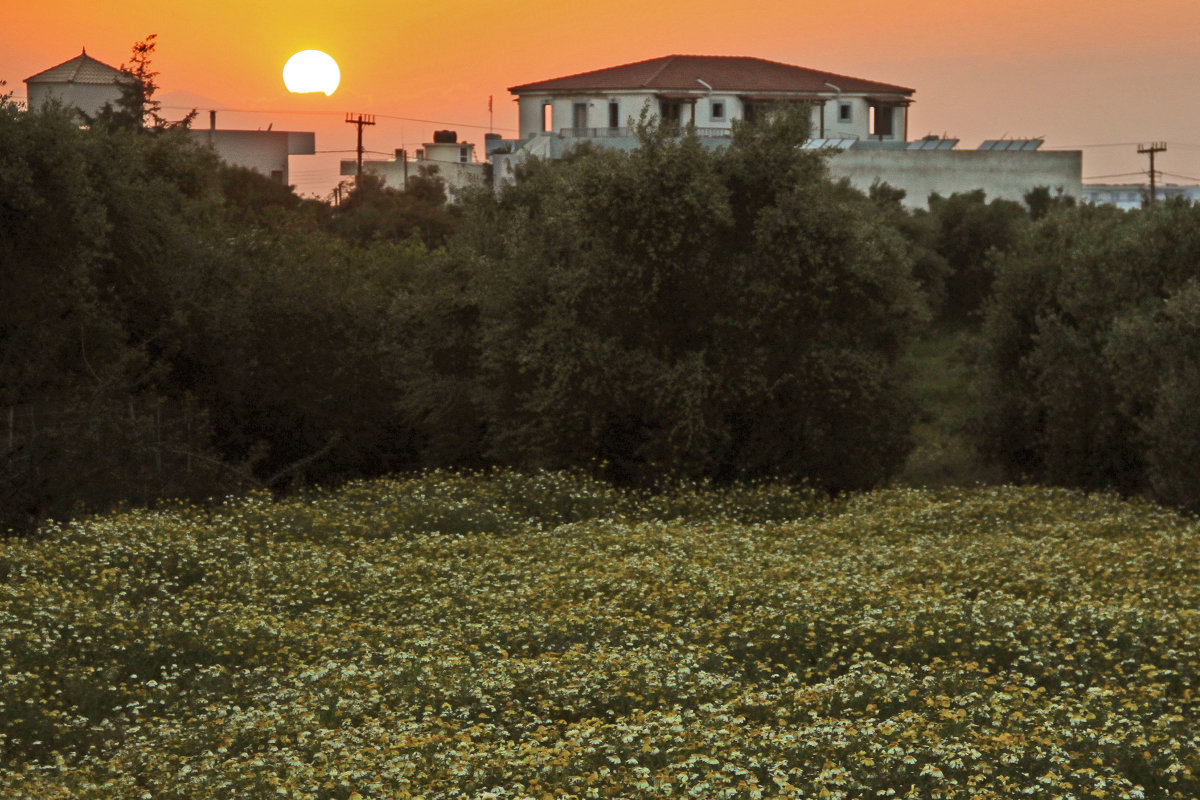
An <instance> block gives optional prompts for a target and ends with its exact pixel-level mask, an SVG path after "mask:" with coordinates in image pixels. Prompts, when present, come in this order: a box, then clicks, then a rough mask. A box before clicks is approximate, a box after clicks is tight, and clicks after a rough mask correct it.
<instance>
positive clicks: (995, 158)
mask: <svg viewBox="0 0 1200 800" xmlns="http://www.w3.org/2000/svg"><path fill="white" fill-rule="evenodd" d="M829 170H830V172H831V173H833V176H834V177H835V178H848V179H849V180H850V183H851V184H853V185H854V186H855V187H856V188H858V189H861V190H862V191H867V190H868V189H870V188H871V184H873V183H875V182H876V181H884V182H886V183H888V184H890V185H892V186H894V187H896V188H898V189H903V190H904V191H905V192H906V193H907V194H906V196H905V198H904V203H905V205H907V206H909V207H911V208H924V207H925V206H926V203H927V201H928V199H929V195H930V194H932V193H934V192H937V193H938V194H940V195H942V196H947V195H950V194H954V193H955V192H967V191H972V190H974V189H983V190H984V191H986V192H987V196H988V198H990V199H994V198H1003V199H1006V200H1017V201H1020V200H1021V199H1022V198H1023V197H1024V195H1025V193H1026V192H1028V191H1029V190H1030V189H1034V188H1036V187H1038V186H1048V187H1049V188H1050V189H1051V190H1052V191H1055V192H1057V191H1058V190H1060V189H1061V190H1062V192H1063V194H1065V195H1069V196H1071V197H1074V198H1076V199H1081V198H1082V197H1083V180H1082V176H1083V153H1082V152H1081V151H1079V150H1060V151H1053V152H1038V151H1025V152H1022V151H994V150H991V151H988V150H866V149H857V148H851V149H849V150H845V151H843V152H841V153H839V154H838V155H836V156H833V157H831V158H830V159H829Z"/></svg>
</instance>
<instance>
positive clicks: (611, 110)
mask: <svg viewBox="0 0 1200 800" xmlns="http://www.w3.org/2000/svg"><path fill="white" fill-rule="evenodd" d="M608 127H610V128H619V127H621V105H620V104H619V103H618V102H617V101H616V100H610V101H609V102H608Z"/></svg>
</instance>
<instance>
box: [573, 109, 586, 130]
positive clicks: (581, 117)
mask: <svg viewBox="0 0 1200 800" xmlns="http://www.w3.org/2000/svg"><path fill="white" fill-rule="evenodd" d="M587 109H588V104H587V103H576V104H575V105H574V106H573V107H572V112H573V115H574V119H572V120H571V127H572V128H586V127H587V126H588V124H587V123H588V113H587Z"/></svg>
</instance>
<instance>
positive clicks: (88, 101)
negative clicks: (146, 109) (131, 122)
mask: <svg viewBox="0 0 1200 800" xmlns="http://www.w3.org/2000/svg"><path fill="white" fill-rule="evenodd" d="M26 89H27V90H28V91H27V93H28V96H29V108H30V109H36V108H40V107H41V106H42V105H43V104H45V103H46V102H48V101H49V100H50V98H51V97H54V98H57V99H58V100H59V101H60V102H62V104H63V105H66V106H74V107H75V108H78V109H79V110H80V111H82V112H83V113H84V114H87V115H88V116H89V117H94V116H96V114H98V113H99V112H100V109H102V108H104V106H105V104H107V103H111V104H112V105H113V106H116V104H117V102H118V101H119V100H120V99H121V88H120V87H119V86H117V84H115V83H39V82H37V81H35V82H33V83H28V84H26Z"/></svg>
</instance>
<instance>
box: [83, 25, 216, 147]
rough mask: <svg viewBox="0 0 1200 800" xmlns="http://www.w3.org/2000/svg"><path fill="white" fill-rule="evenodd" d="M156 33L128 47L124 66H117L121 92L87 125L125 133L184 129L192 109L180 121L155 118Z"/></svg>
mask: <svg viewBox="0 0 1200 800" xmlns="http://www.w3.org/2000/svg"><path fill="white" fill-rule="evenodd" d="M157 38H158V34H154V33H152V34H150V35H149V36H147V37H146V38H145V39H143V40H142V41H140V42H135V43H134V44H133V47H132V48H130V54H129V61H128V63H125V64H122V65H121V72H122V79H121V80H120V83H119V86H118V88H119V90H120V92H121V96H120V98H119V99H118V100H117V102H116V105H113V104H106V105H105V107H104V108H102V109H101V110H100V112H99V113H98V114H97V115H96V118H95V119H91V120H88V121H89V122H90V123H91V124H94V125H100V126H106V127H115V128H122V129H125V130H141V129H142V128H143V127H145V126H147V125H149V129H150V130H152V131H164V130H168V129H170V128H177V127H178V128H187V127H189V126H190V125H191V124H192V120H193V119H195V117H196V112H195V110H193V111H192V112H191V113H190V114H188V115H187V116H185V117H184V118H183V119H181V120H178V121H176V122H170V121H168V120H166V119H164V118H163V117H162V116H160V115H159V113H158V112H159V110H160V109H161V108H162V103H161V102H160V101H158V100H156V99H154V94H155V93H156V92H157V91H158V82H157V80H156V79H157V78H158V73H157V72H155V71H153V70H152V69H151V66H150V61H151V58H152V57H153V55H154V50H155V48H157V47H158V42H157V41H156V39H157Z"/></svg>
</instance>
